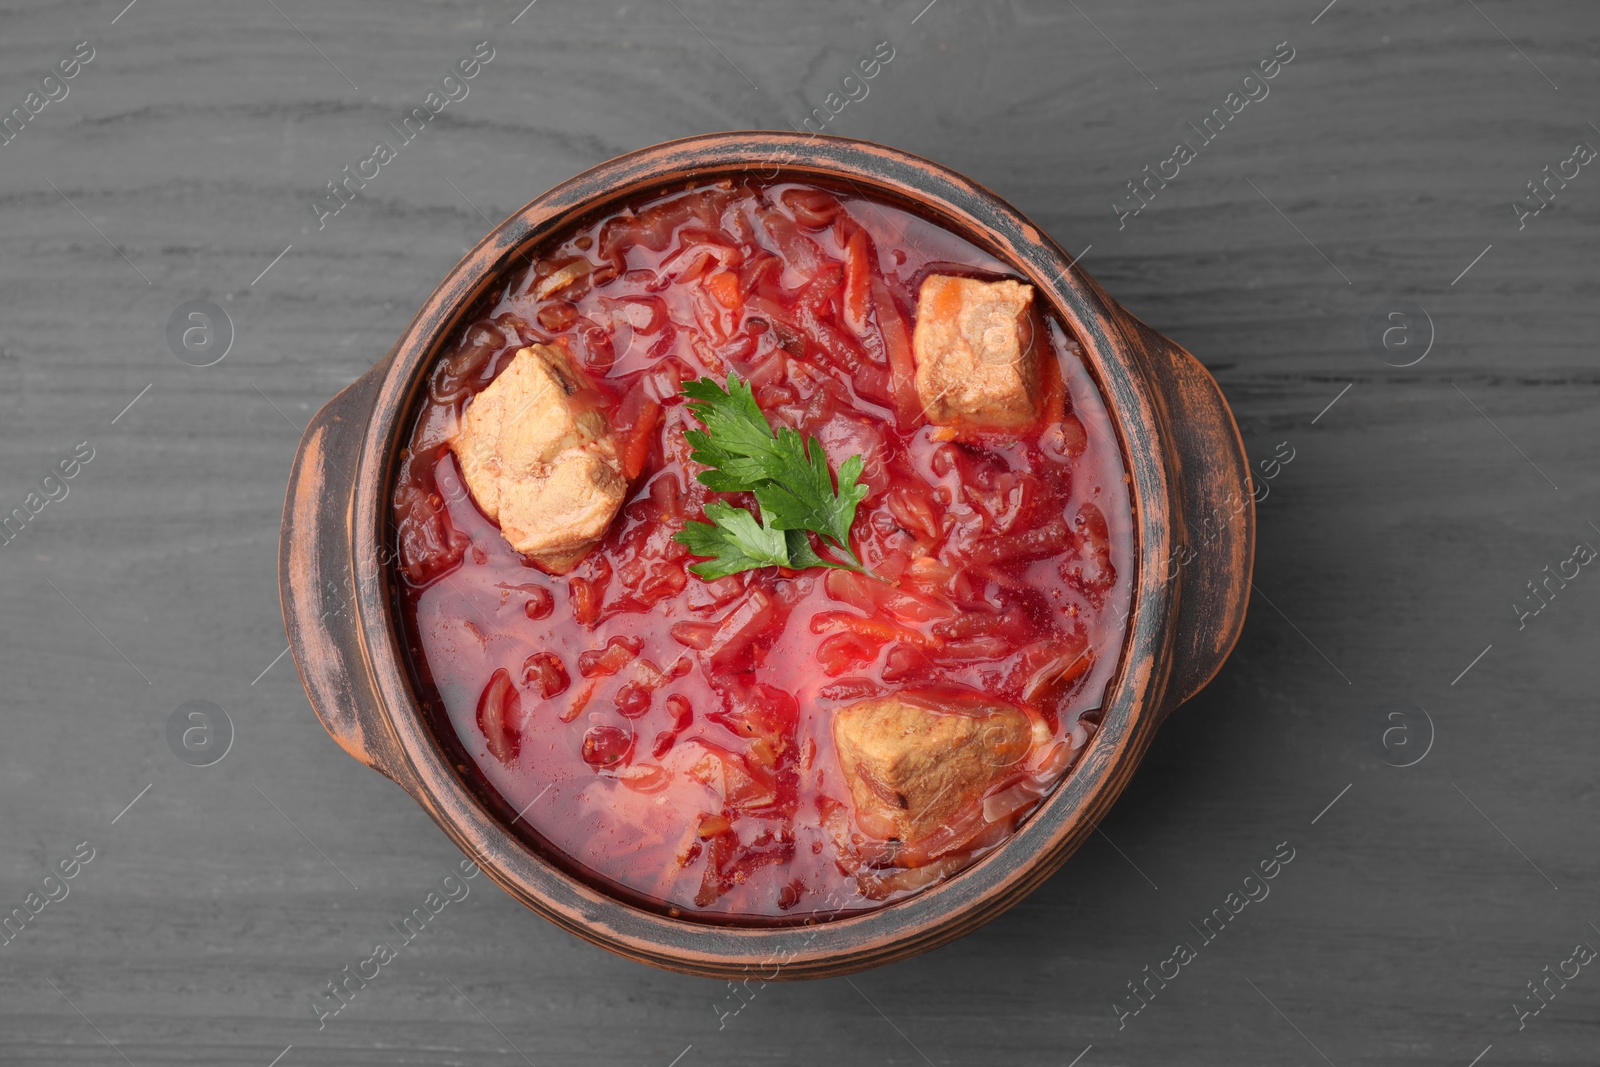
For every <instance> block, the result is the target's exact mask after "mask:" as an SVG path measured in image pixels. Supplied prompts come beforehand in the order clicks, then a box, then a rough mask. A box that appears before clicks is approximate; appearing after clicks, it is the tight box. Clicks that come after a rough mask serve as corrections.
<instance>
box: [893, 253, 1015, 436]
mask: <svg viewBox="0 0 1600 1067" xmlns="http://www.w3.org/2000/svg"><path fill="white" fill-rule="evenodd" d="M1032 304H1033V287H1032V286H1031V285H1023V284H1021V283H1020V282H1013V281H1003V282H981V281H976V280H974V279H972V278H955V277H951V276H950V275H947V274H931V275H929V276H928V277H927V279H925V280H924V281H923V283H922V290H921V292H920V293H919V294H918V297H917V323H916V328H915V330H914V331H913V332H912V336H911V347H912V351H913V353H914V355H915V357H916V364H917V397H918V399H919V400H921V402H922V410H923V412H924V414H926V415H927V417H928V421H930V422H933V423H937V424H939V425H946V426H948V425H953V424H960V425H968V426H975V427H979V428H984V429H1015V428H1017V427H1021V426H1027V425H1029V424H1030V423H1032V422H1034V421H1036V419H1037V418H1038V397H1039V354H1038V346H1036V345H1035V344H1034V343H1033V342H1034V334H1035V323H1034V316H1033V314H1032Z"/></svg>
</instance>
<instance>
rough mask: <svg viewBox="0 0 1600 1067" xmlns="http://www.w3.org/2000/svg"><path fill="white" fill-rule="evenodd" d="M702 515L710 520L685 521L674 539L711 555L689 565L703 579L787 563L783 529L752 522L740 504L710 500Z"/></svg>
mask: <svg viewBox="0 0 1600 1067" xmlns="http://www.w3.org/2000/svg"><path fill="white" fill-rule="evenodd" d="M706 518H708V519H710V520H711V522H710V523H704V522H690V523H685V524H684V527H683V532H682V533H680V534H678V536H677V541H678V543H679V544H682V545H685V546H687V547H688V549H689V551H690V552H691V553H693V554H694V555H696V556H709V557H711V558H710V559H708V560H706V561H705V562H704V563H696V564H695V565H694V566H692V567H690V568H689V569H690V570H691V571H693V572H694V573H695V574H698V575H699V576H700V577H702V578H704V579H705V580H706V581H708V582H709V581H715V580H716V579H718V578H726V577H727V576H728V575H730V574H738V573H739V572H740V571H748V570H754V569H755V568H757V567H787V566H789V565H790V564H789V560H790V552H789V543H788V538H787V536H786V535H785V534H784V533H783V531H781V530H774V529H772V527H770V526H768V525H766V524H764V523H758V522H756V517H755V516H754V515H752V514H750V513H749V512H748V511H745V510H744V509H743V508H736V507H734V506H733V505H732V504H724V503H722V502H720V501H712V502H711V503H709V504H707V505H706ZM801 536H802V537H804V536H805V535H804V534H802V535H801ZM806 547H807V548H808V549H809V548H810V546H809V545H807V546H806Z"/></svg>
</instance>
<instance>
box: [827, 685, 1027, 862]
mask: <svg viewBox="0 0 1600 1067" xmlns="http://www.w3.org/2000/svg"><path fill="white" fill-rule="evenodd" d="M1032 730H1033V727H1032V721H1031V720H1030V719H1029V717H1028V715H1027V714H1026V713H1025V712H1023V711H1021V710H1020V709H1018V708H1015V707H1011V706H1009V705H1006V704H998V703H992V702H978V703H967V702H955V701H948V700H940V699H937V698H928V697H923V696H919V695H914V694H907V693H900V694H895V695H892V696H886V697H877V698H874V699H871V700H863V701H860V702H859V703H856V704H851V705H850V706H849V707H846V708H841V709H840V710H839V711H838V712H837V713H836V714H835V715H834V720H833V743H834V747H835V749H836V750H837V752H838V755H839V765H840V767H841V768H842V769H843V771H844V777H845V782H846V784H847V785H849V787H850V795H851V797H852V798H853V799H854V801H855V810H856V823H857V825H859V826H860V827H861V829H862V830H864V831H866V832H867V833H869V834H871V835H873V836H874V837H879V838H883V839H886V840H890V839H892V840H898V841H901V842H903V843H904V844H907V845H912V844H915V843H916V842H917V841H918V840H920V839H922V838H924V837H926V836H927V835H928V834H930V833H932V832H933V831H935V830H937V829H939V827H940V826H942V825H943V824H944V823H945V822H946V821H947V820H948V819H950V818H951V816H953V815H955V814H956V813H957V812H959V811H961V810H962V809H964V808H966V807H968V806H969V805H972V804H976V803H978V802H979V801H980V800H982V798H983V796H984V794H985V793H986V792H988V790H989V789H990V788H992V787H993V786H995V785H997V784H999V783H1001V782H1003V781H1005V780H1007V779H1009V778H1013V777H1015V776H1016V775H1017V774H1018V773H1019V772H1020V771H1021V770H1022V768H1023V767H1024V761H1025V760H1026V758H1027V755H1028V750H1029V745H1030V741H1031V737H1032Z"/></svg>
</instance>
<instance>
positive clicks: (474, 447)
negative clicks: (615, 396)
mask: <svg viewBox="0 0 1600 1067" xmlns="http://www.w3.org/2000/svg"><path fill="white" fill-rule="evenodd" d="M598 399H599V398H598V397H597V396H596V395H595V393H594V391H593V389H592V388H591V387H590V386H589V385H588V382H587V380H586V379H585V378H584V376H583V372H582V371H580V370H579V369H578V368H577V366H576V365H575V364H574V363H573V361H572V359H571V357H569V356H568V355H567V354H566V352H565V351H563V350H562V349H560V348H556V347H553V346H550V345H533V346H532V347H530V348H524V349H522V350H520V351H519V352H518V353H517V354H516V356H515V357H513V358H512V360H511V362H510V363H508V364H507V365H506V367H505V369H504V370H502V371H501V372H500V374H499V376H497V377H496V378H495V380H494V381H493V382H490V383H489V386H488V388H486V389H484V390H483V392H481V393H479V394H478V395H477V396H476V397H474V398H473V399H472V402H471V403H469V404H468V405H467V409H466V411H465V413H463V415H462V417H461V426H460V428H459V430H457V432H456V435H455V437H454V438H452V439H451V441H450V447H451V448H452V449H454V450H455V453H456V458H458V459H459V460H460V461H461V473H462V475H463V476H464V477H465V478H466V482H467V488H468V489H469V490H471V492H472V499H473V500H474V501H475V502H476V503H477V505H478V507H479V508H480V509H481V510H482V511H483V513H484V514H485V515H486V516H488V517H489V518H490V519H492V520H494V521H496V522H498V523H499V524H500V532H501V534H502V535H503V536H504V537H505V539H506V541H508V542H509V543H510V545H511V547H512V548H514V549H516V550H517V551H518V552H521V553H522V554H523V555H525V556H527V557H528V558H529V559H530V560H532V561H533V562H534V563H536V564H538V565H539V566H540V567H542V568H543V569H544V570H546V571H549V572H551V573H552V574H564V573H566V572H567V571H569V570H571V569H572V568H573V567H574V566H576V565H577V563H578V561H579V560H581V559H582V558H583V556H584V554H585V553H586V552H588V551H589V549H590V548H592V547H593V546H594V544H595V543H596V542H597V541H599V540H600V538H601V537H603V536H604V535H605V532H606V528H607V527H609V526H610V525H611V520H612V519H613V518H614V517H615V516H616V514H617V509H618V508H620V507H621V506H622V499H623V496H624V494H625V493H626V490H627V482H626V480H625V479H624V478H623V476H622V463H621V461H620V460H619V459H618V456H617V443H616V440H615V438H614V437H613V436H612V434H611V427H610V425H609V424H608V423H607V421H606V417H605V414H604V413H603V412H602V411H600V409H599V408H598V407H597V406H595V404H596V402H597V401H598Z"/></svg>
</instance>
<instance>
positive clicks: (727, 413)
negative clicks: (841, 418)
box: [676, 374, 867, 578]
mask: <svg viewBox="0 0 1600 1067" xmlns="http://www.w3.org/2000/svg"><path fill="white" fill-rule="evenodd" d="M683 395H684V396H685V397H687V398H688V401H689V402H688V408H689V410H690V411H691V412H692V413H693V414H694V416H695V417H696V418H697V419H699V420H700V422H701V424H702V425H703V426H704V427H705V429H704V430H686V431H685V432H684V438H685V439H686V440H687V441H688V442H689V445H690V446H691V448H692V449H693V451H692V452H691V454H690V458H691V459H693V460H694V461H695V462H697V463H703V464H705V465H706V466H707V467H708V468H710V469H708V470H705V471H702V472H701V473H700V475H699V480H700V482H701V483H702V484H703V485H705V486H706V487H707V488H709V489H711V490H713V491H715V492H719V493H753V494H754V495H755V498H756V503H757V505H759V507H760V515H761V518H760V521H759V523H758V522H757V521H756V518H755V516H754V515H751V514H750V513H749V512H747V511H744V510H742V509H739V508H734V507H732V506H730V505H728V504H722V503H713V504H707V505H706V517H707V518H709V519H711V524H710V525H708V524H706V523H698V522H697V523H690V524H689V525H688V526H686V527H685V528H684V531H683V532H682V533H680V534H679V535H678V536H677V538H676V539H677V541H678V543H679V544H682V545H685V546H687V547H688V548H689V550H690V552H692V553H693V554H695V555H697V556H709V557H711V559H710V560H709V561H708V562H706V563H699V564H696V565H694V566H693V567H691V568H690V570H692V571H693V572H694V573H695V574H698V575H699V576H700V577H702V578H721V577H725V576H727V575H729V574H737V573H738V572H739V571H744V570H750V569H753V568H756V567H769V566H783V567H789V568H791V569H794V570H803V569H805V568H807V567H840V568H845V569H848V570H855V571H860V570H862V567H861V561H860V560H859V559H858V558H857V557H856V554H855V552H854V551H853V550H852V549H851V547H850V524H851V522H852V521H853V520H854V518H855V513H856V507H857V505H859V504H860V503H861V501H862V500H863V499H865V498H866V495H867V487H866V486H865V485H863V484H861V481H860V478H861V473H862V469H863V467H864V461H863V459H862V457H861V456H859V455H857V456H851V457H850V458H849V459H847V460H845V462H844V464H843V465H842V466H841V467H840V468H839V479H838V488H837V489H835V488H834V477H833V472H832V470H831V468H830V467H829V466H828V457H827V453H826V452H824V451H823V448H822V443H821V442H820V441H818V440H817V439H816V438H814V437H811V438H803V437H801V435H800V434H798V433H797V432H795V431H794V430H793V429H791V428H789V427H787V426H784V427H780V428H779V429H778V430H777V431H776V432H774V431H773V429H772V425H771V423H769V422H768V421H767V417H766V415H765V414H763V412H762V411H761V408H760V407H759V406H758V405H757V404H756V401H755V396H754V394H753V393H752V392H751V389H750V384H749V383H748V382H745V381H741V380H740V379H739V378H738V377H737V376H736V375H733V374H730V375H728V387H727V389H723V388H722V386H720V385H718V384H717V383H716V382H715V381H714V380H712V379H711V378H701V379H700V380H699V381H694V382H686V383H684V386H683ZM713 509H715V510H713ZM807 531H811V532H815V533H817V534H819V535H820V536H821V537H823V538H824V539H825V541H826V542H828V543H829V544H831V546H832V547H834V548H837V549H838V550H840V551H842V552H843V553H844V554H845V555H847V556H848V557H849V559H850V562H848V563H844V562H838V561H835V560H830V559H827V558H826V557H824V556H822V555H820V554H818V552H817V551H816V549H815V548H813V547H812V544H811V540H810V537H809V536H808V533H807Z"/></svg>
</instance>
